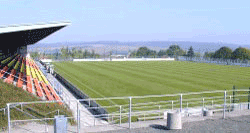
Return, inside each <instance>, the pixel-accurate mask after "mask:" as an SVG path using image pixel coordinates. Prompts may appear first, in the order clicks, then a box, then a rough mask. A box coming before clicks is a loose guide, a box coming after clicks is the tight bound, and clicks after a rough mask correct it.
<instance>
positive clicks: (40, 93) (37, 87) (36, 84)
mask: <svg viewBox="0 0 250 133" xmlns="http://www.w3.org/2000/svg"><path fill="white" fill-rule="evenodd" d="M34 83H35V88H36V93H37V96H39V97H43V92H42V89H41V87H40V86H39V84H38V81H37V79H34Z"/></svg>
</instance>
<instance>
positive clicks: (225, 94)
mask: <svg viewBox="0 0 250 133" xmlns="http://www.w3.org/2000/svg"><path fill="white" fill-rule="evenodd" d="M226 100H227V91H225V92H224V109H223V119H225V113H226Z"/></svg>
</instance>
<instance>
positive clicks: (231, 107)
mask: <svg viewBox="0 0 250 133" xmlns="http://www.w3.org/2000/svg"><path fill="white" fill-rule="evenodd" d="M231 97H232V96H231V95H230V108H229V112H230V111H231V108H232V102H231V99H232V98H231Z"/></svg>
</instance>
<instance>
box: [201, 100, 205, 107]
mask: <svg viewBox="0 0 250 133" xmlns="http://www.w3.org/2000/svg"><path fill="white" fill-rule="evenodd" d="M204 107H205V106H204V98H202V108H203V109H204Z"/></svg>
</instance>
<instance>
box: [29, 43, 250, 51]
mask: <svg viewBox="0 0 250 133" xmlns="http://www.w3.org/2000/svg"><path fill="white" fill-rule="evenodd" d="M171 44H178V45H179V46H180V47H181V48H182V49H184V50H188V48H189V47H190V46H193V48H194V51H195V52H201V53H204V52H206V51H216V50H218V49H219V48H220V47H222V46H228V47H230V48H231V49H233V50H234V49H236V48H238V47H239V46H242V47H247V48H250V45H239V44H229V43H213V42H187V41H147V42H142V41H138V42H119V41H96V42H59V43H37V44H35V45H30V46H29V49H33V48H40V49H43V48H50V49H51V50H53V49H59V48H61V47H62V46H65V47H66V46H68V47H69V48H71V47H80V48H84V49H85V48H86V49H89V50H90V49H95V50H96V51H102V50H103V49H104V47H105V50H106V51H110V50H112V51H116V48H117V51H128V50H134V49H137V48H139V47H141V46H147V47H149V48H151V49H154V50H156V51H158V50H160V49H167V48H168V47H169V46H170V45H171Z"/></svg>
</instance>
